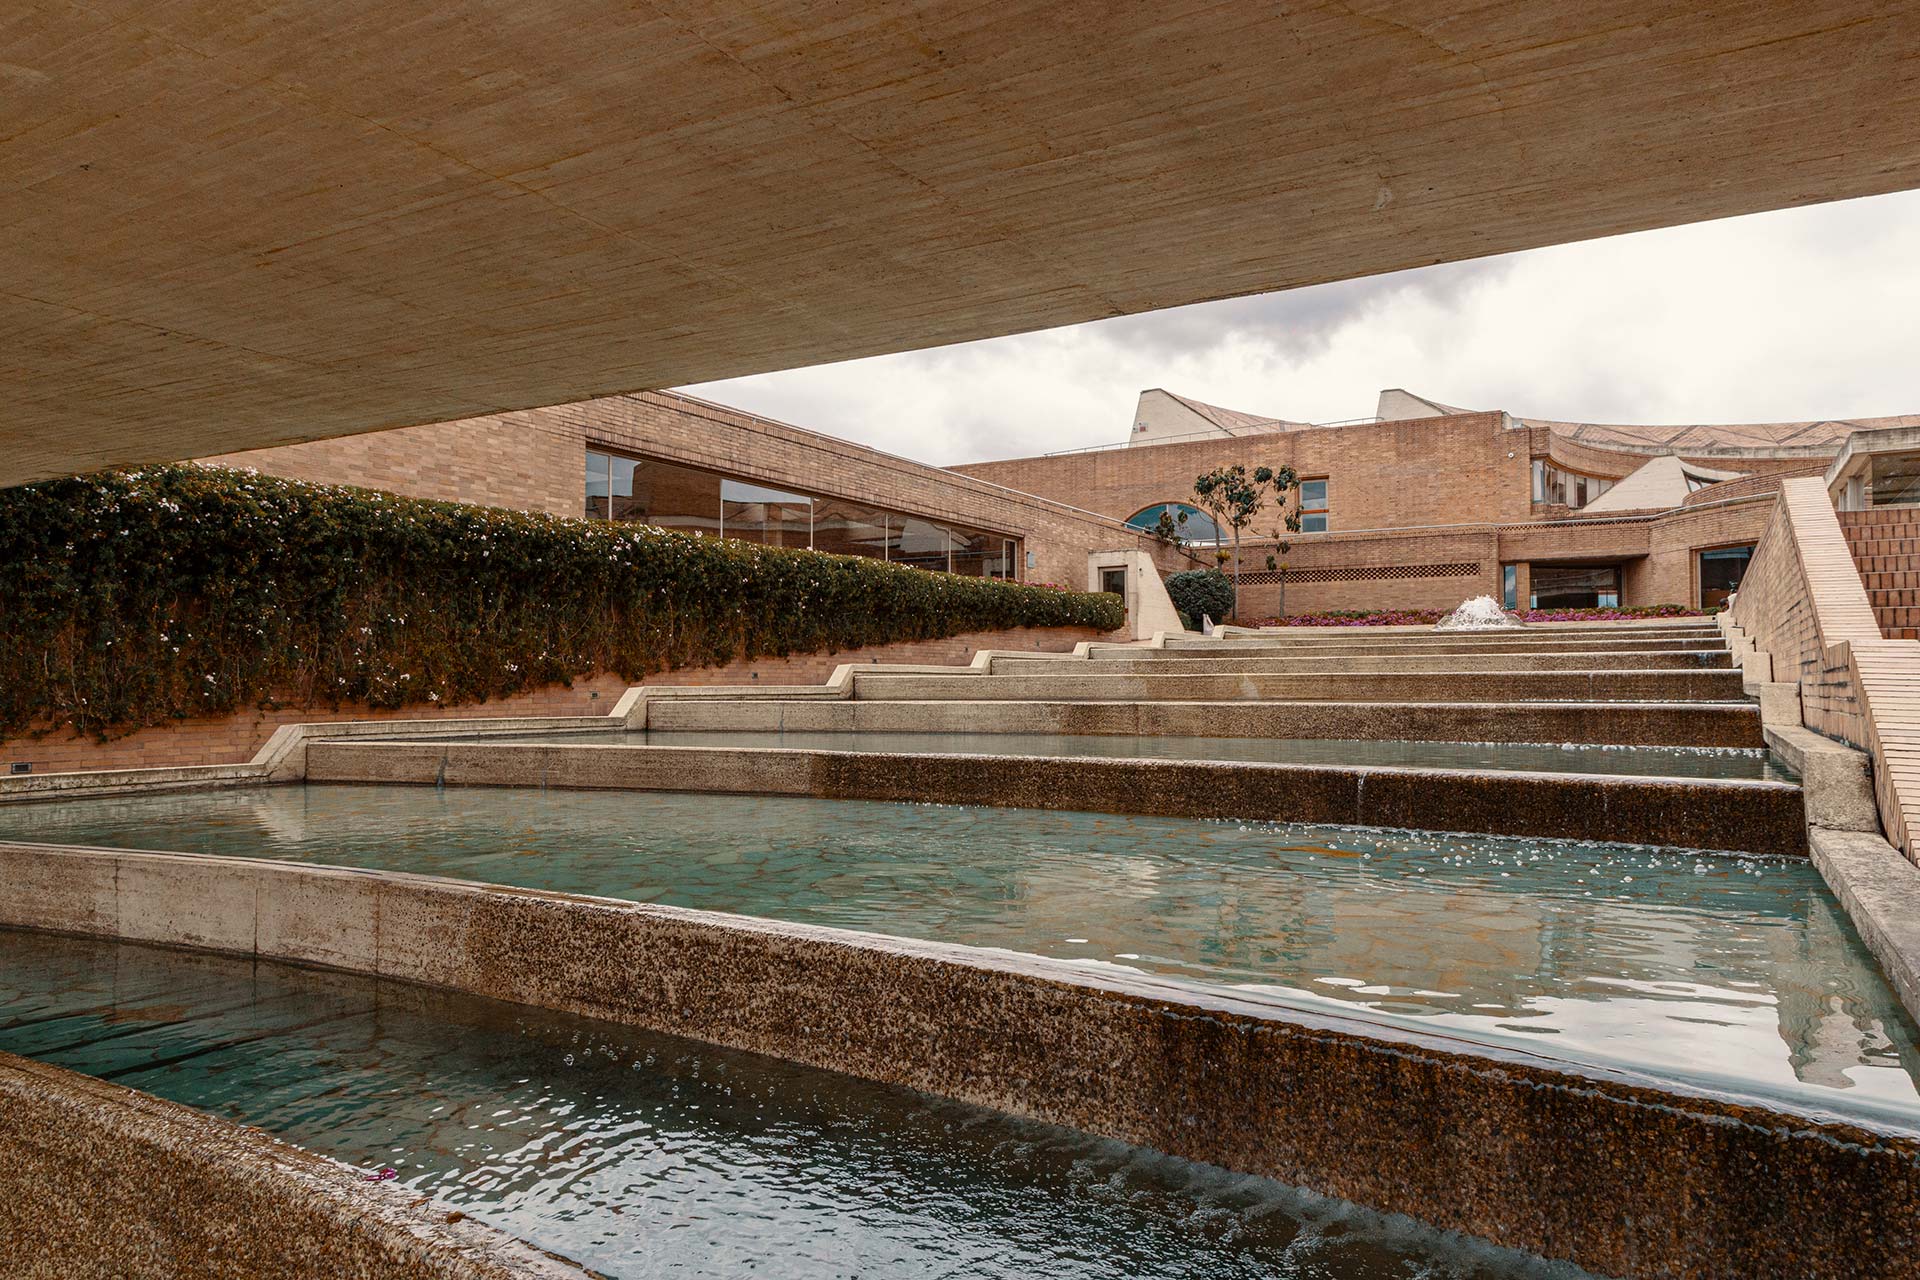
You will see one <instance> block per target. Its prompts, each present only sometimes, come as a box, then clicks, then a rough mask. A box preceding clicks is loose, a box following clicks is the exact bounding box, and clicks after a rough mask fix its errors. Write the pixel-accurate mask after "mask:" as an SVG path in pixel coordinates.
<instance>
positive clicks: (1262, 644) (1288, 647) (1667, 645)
mask: <svg viewBox="0 0 1920 1280" xmlns="http://www.w3.org/2000/svg"><path fill="white" fill-rule="evenodd" d="M1726 643H1727V642H1726V639H1725V637H1723V636H1720V635H1719V634H1717V633H1716V634H1715V635H1713V636H1711V637H1708V636H1688V637H1681V638H1676V639H1671V640H1609V641H1607V642H1606V643H1604V644H1596V643H1595V642H1593V641H1592V640H1580V639H1551V640H1529V639H1503V640H1471V641H1463V640H1452V639H1449V638H1447V637H1445V636H1418V637H1416V636H1403V637H1399V638H1380V639H1374V638H1371V637H1365V636H1360V635H1356V634H1355V633H1353V632H1351V631H1342V632H1339V633H1338V634H1335V635H1332V636H1327V637H1324V638H1321V637H1316V638H1315V639H1312V640H1306V641H1299V642H1284V641H1268V640H1169V641H1167V644H1166V647H1165V648H1163V649H1153V650H1140V649H1136V648H1122V647H1118V646H1116V647H1112V648H1108V647H1104V646H1103V647H1096V648H1095V649H1093V651H1092V653H1093V656H1094V658H1095V659H1102V658H1109V657H1121V656H1133V655H1136V654H1139V653H1142V652H1149V653H1155V654H1162V655H1165V656H1167V657H1172V658H1187V657H1205V656H1207V655H1209V654H1211V655H1215V656H1227V655H1244V654H1272V655H1275V656H1284V655H1288V654H1317V653H1593V652H1602V653H1648V652H1664V651H1670V650H1674V649H1680V650H1702V649H1708V650H1711V649H1723V648H1725V647H1726Z"/></svg>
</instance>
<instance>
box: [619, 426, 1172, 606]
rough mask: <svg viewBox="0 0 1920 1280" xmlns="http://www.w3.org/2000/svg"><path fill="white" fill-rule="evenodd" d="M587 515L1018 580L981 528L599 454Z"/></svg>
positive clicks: (1010, 553) (1013, 554) (1001, 539)
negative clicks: (947, 524) (952, 527)
mask: <svg viewBox="0 0 1920 1280" xmlns="http://www.w3.org/2000/svg"><path fill="white" fill-rule="evenodd" d="M1155 510H1156V511H1157V510H1158V508H1155ZM586 514H587V518H588V519H589V520H609V519H611V520H637V521H642V522H644V523H647V524H651V525H656V526H658V527H659V528H662V529H673V530H677V531H679V532H681V533H697V534H703V535H706V536H710V537H726V538H738V539H741V540H742V541H746V542H757V543H760V544H762V545H765V546H773V547H794V548H800V549H805V548H809V547H810V548H812V549H814V550H816V551H826V552H831V553H834V554H837V555H855V556H868V557H870V558H872V559H875V560H891V561H894V562H896V563H899V564H908V565H912V566H914V567H916V568H920V569H932V570H938V571H939V572H941V573H963V574H967V575H968V576H971V577H992V578H1006V579H1009V580H1014V579H1018V578H1019V577H1020V576H1021V574H1020V571H1019V569H1020V561H1021V557H1022V553H1023V550H1024V549H1023V548H1022V547H1021V545H1020V540H1019V539H1017V538H1010V537H1008V536H1007V535H1006V534H1004V533H996V532H994V531H992V530H989V529H966V528H959V529H951V528H948V527H947V526H946V525H944V524H936V523H935V522H933V521H931V520H922V519H919V518H917V517H914V516H907V515H902V514H900V513H899V512H895V511H888V510H886V509H884V508H881V507H869V506H866V505H865V504H863V503H858V502H849V501H847V500H845V499H842V498H814V497H811V496H809V495H807V494H802V493H789V492H787V491H786V490H784V489H774V488H770V487H768V486H766V485H762V484H755V483H753V482H752V481H749V480H736V479H733V478H732V477H729V476H723V475H718V474H715V473H714V472H711V471H702V470H700V469H698V468H696V467H683V466H680V465H679V464H678V463H673V462H657V461H654V460H652V459H646V458H641V459H634V458H623V457H621V456H620V455H619V454H616V453H609V452H606V451H604V450H600V449H589V450H587V451H586ZM1027 567H1028V568H1032V565H1031V564H1029V565H1028V566H1027Z"/></svg>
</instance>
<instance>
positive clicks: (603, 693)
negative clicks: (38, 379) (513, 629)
mask: <svg viewBox="0 0 1920 1280" xmlns="http://www.w3.org/2000/svg"><path fill="white" fill-rule="evenodd" d="M1128 638H1129V637H1128V633H1127V632H1125V631H1124V630H1122V631H1116V632H1112V633H1102V632H1099V631H1095V630H1093V629H1092V628H1090V627H1038V628H1013V629H1010V630H1005V631H974V632H967V633H964V634H962V635H957V636H950V637H948V638H947V639H945V640H917V641H908V642H903V643H900V644H888V645H872V646H869V647H867V648H863V649H843V650H841V651H840V652H839V653H808V654H795V655H794V656H792V657H788V658H758V659H755V660H754V661H751V662H733V663H729V664H727V665H726V666H724V667H699V668H689V669H686V670H681V671H665V672H660V673H658V674H656V675H651V676H648V677H647V678H646V679H645V680H644V681H642V682H641V683H644V684H650V685H724V684H820V683H822V682H823V681H825V680H826V678H827V677H828V676H830V675H832V674H833V670H834V668H835V667H837V666H839V665H840V664H841V663H845V662H862V663H865V662H898V663H939V664H948V665H956V666H958V665H964V664H966V663H968V662H970V661H972V660H973V655H974V654H975V653H976V652H978V651H979V650H981V649H1015V650H1037V651H1040V652H1044V653H1065V652H1067V651H1069V650H1071V649H1072V648H1073V647H1074V646H1075V645H1076V644H1079V643H1080V642H1081V641H1082V640H1126V639H1128ZM631 684H632V682H631V681H628V680H624V679H622V678H620V677H618V676H613V675H604V674H601V675H592V676H583V677H581V678H579V679H576V680H575V681H574V682H573V685H572V687H571V688H568V687H566V686H563V685H552V686H549V687H547V688H544V689H536V690H534V691H532V692H530V693H525V694H521V695H519V696H518V697H512V698H499V699H495V700H494V701H491V702H482V703H468V704H466V705H464V706H454V707H434V706H409V707H403V708H401V709H399V710H397V711H383V710H374V709H372V708H368V707H364V706H345V707H341V708H339V709H337V710H335V709H332V708H328V707H317V708H311V709H309V708H302V707H281V708H278V709H276V710H272V711H249V712H242V713H240V714H237V715H231V716H224V717H220V718H214V719H206V720H183V721H180V722H179V723H177V724H170V725H160V726H156V727H154V728H151V729H141V730H139V731H137V732H135V733H133V734H130V735H128V736H127V737H124V738H116V739H114V740H113V741H111V742H105V743H101V742H95V741H94V740H93V739H91V738H84V737H75V736H73V735H72V734H71V733H70V732H68V731H66V730H56V731H55V732H54V733H52V734H49V735H48V736H46V737H43V738H38V739H32V738H16V739H13V740H12V741H11V742H6V743H0V766H3V765H10V764H12V763H13V762H16V761H25V762H28V763H30V764H32V766H33V772H35V773H67V772H73V771H78V770H89V769H145V768H171V767H176V766H180V765H203V764H239V763H244V762H245V761H247V760H250V759H252V758H253V755H254V753H255V752H256V751H258V750H259V749H260V747H261V745H262V744H263V743H265V742H266V740H267V739H268V738H269V737H271V736H272V735H273V732H274V730H276V729H278V728H280V727H281V726H282V725H289V724H315V723H331V722H334V721H339V720H436V719H468V718H473V717H481V716H489V717H491V716H565V715H581V716H586V715H603V714H605V713H606V712H607V711H608V710H609V709H611V708H612V706H613V704H614V703H615V702H617V701H619V699H620V695H621V694H623V693H625V692H626V691H627V689H628V687H629V686H630V685H631Z"/></svg>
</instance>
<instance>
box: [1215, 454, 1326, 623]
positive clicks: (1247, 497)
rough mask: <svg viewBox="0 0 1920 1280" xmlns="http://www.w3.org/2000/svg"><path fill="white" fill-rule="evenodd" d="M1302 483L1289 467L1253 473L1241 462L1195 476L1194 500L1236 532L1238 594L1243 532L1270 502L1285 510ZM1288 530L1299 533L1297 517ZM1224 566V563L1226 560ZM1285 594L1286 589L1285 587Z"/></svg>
mask: <svg viewBox="0 0 1920 1280" xmlns="http://www.w3.org/2000/svg"><path fill="white" fill-rule="evenodd" d="M1298 482H1299V477H1298V476H1297V475H1296V474H1295V473H1294V470H1293V468H1292V467H1290V466H1281V467H1255V468H1254V469H1253V471H1252V473H1251V474H1249V473H1248V471H1247V469H1246V467H1245V466H1244V465H1242V464H1241V463H1238V462H1236V463H1234V464H1233V465H1232V466H1230V467H1215V468H1214V469H1213V470H1212V471H1206V472H1202V473H1201V474H1200V475H1198V476H1196V477H1194V481H1193V499H1194V501H1195V502H1197V503H1199V504H1200V505H1201V506H1202V507H1204V508H1205V509H1206V511H1207V514H1209V515H1211V516H1212V517H1213V518H1214V521H1215V523H1217V524H1220V525H1222V526H1224V527H1225V528H1227V529H1230V530H1232V532H1233V585H1234V587H1235V592H1236V595H1237V594H1238V588H1239V585H1240V531H1241V530H1243V529H1245V528H1246V527H1247V526H1248V525H1250V524H1252V523H1253V518H1254V517H1255V516H1257V515H1259V514H1260V511H1261V509H1262V508H1263V507H1265V506H1266V505H1267V502H1268V500H1269V499H1271V500H1272V501H1273V502H1275V503H1276V504H1278V505H1279V506H1280V507H1282V508H1283V509H1284V508H1285V507H1286V505H1287V494H1288V492H1289V491H1290V490H1291V489H1292V488H1293V487H1294V485H1295V484H1297V483H1298ZM1286 524H1287V527H1288V528H1290V529H1292V530H1294V531H1295V532H1298V531H1299V529H1300V518H1299V516H1298V515H1293V516H1290V517H1288V518H1287V519H1286ZM1286 549H1287V544H1286V543H1284V542H1283V543H1281V544H1280V550H1281V551H1282V552H1284V551H1285V550H1286ZM1223 563H1224V560H1223ZM1281 590H1282V591H1284V590H1285V587H1284V586H1282V588H1281Z"/></svg>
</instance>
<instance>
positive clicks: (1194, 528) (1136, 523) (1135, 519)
mask: <svg viewBox="0 0 1920 1280" xmlns="http://www.w3.org/2000/svg"><path fill="white" fill-rule="evenodd" d="M1162 513H1165V515H1166V517H1167V519H1169V520H1171V521H1172V522H1173V527H1174V529H1175V531H1176V534H1175V536H1177V537H1178V538H1179V539H1180V541H1182V542H1209V543H1212V544H1213V545H1214V546H1219V545H1221V544H1222V543H1223V542H1225V541H1226V534H1224V533H1223V532H1221V529H1220V526H1219V525H1218V524H1216V523H1214V519H1213V517H1212V516H1210V515H1208V514H1207V513H1206V512H1204V511H1202V510H1201V509H1200V508H1198V507H1195V506H1190V505H1189V504H1187V503H1184V502H1157V503H1155V504H1154V505H1153V506H1151V507H1142V508H1140V510H1138V511H1136V512H1134V513H1133V514H1132V515H1130V516H1128V517H1127V523H1128V524H1130V525H1132V526H1133V527H1134V528H1136V529H1145V530H1146V531H1147V532H1148V533H1152V532H1153V531H1154V530H1155V529H1157V528H1158V527H1159V526H1160V516H1161V514H1162Z"/></svg>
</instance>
